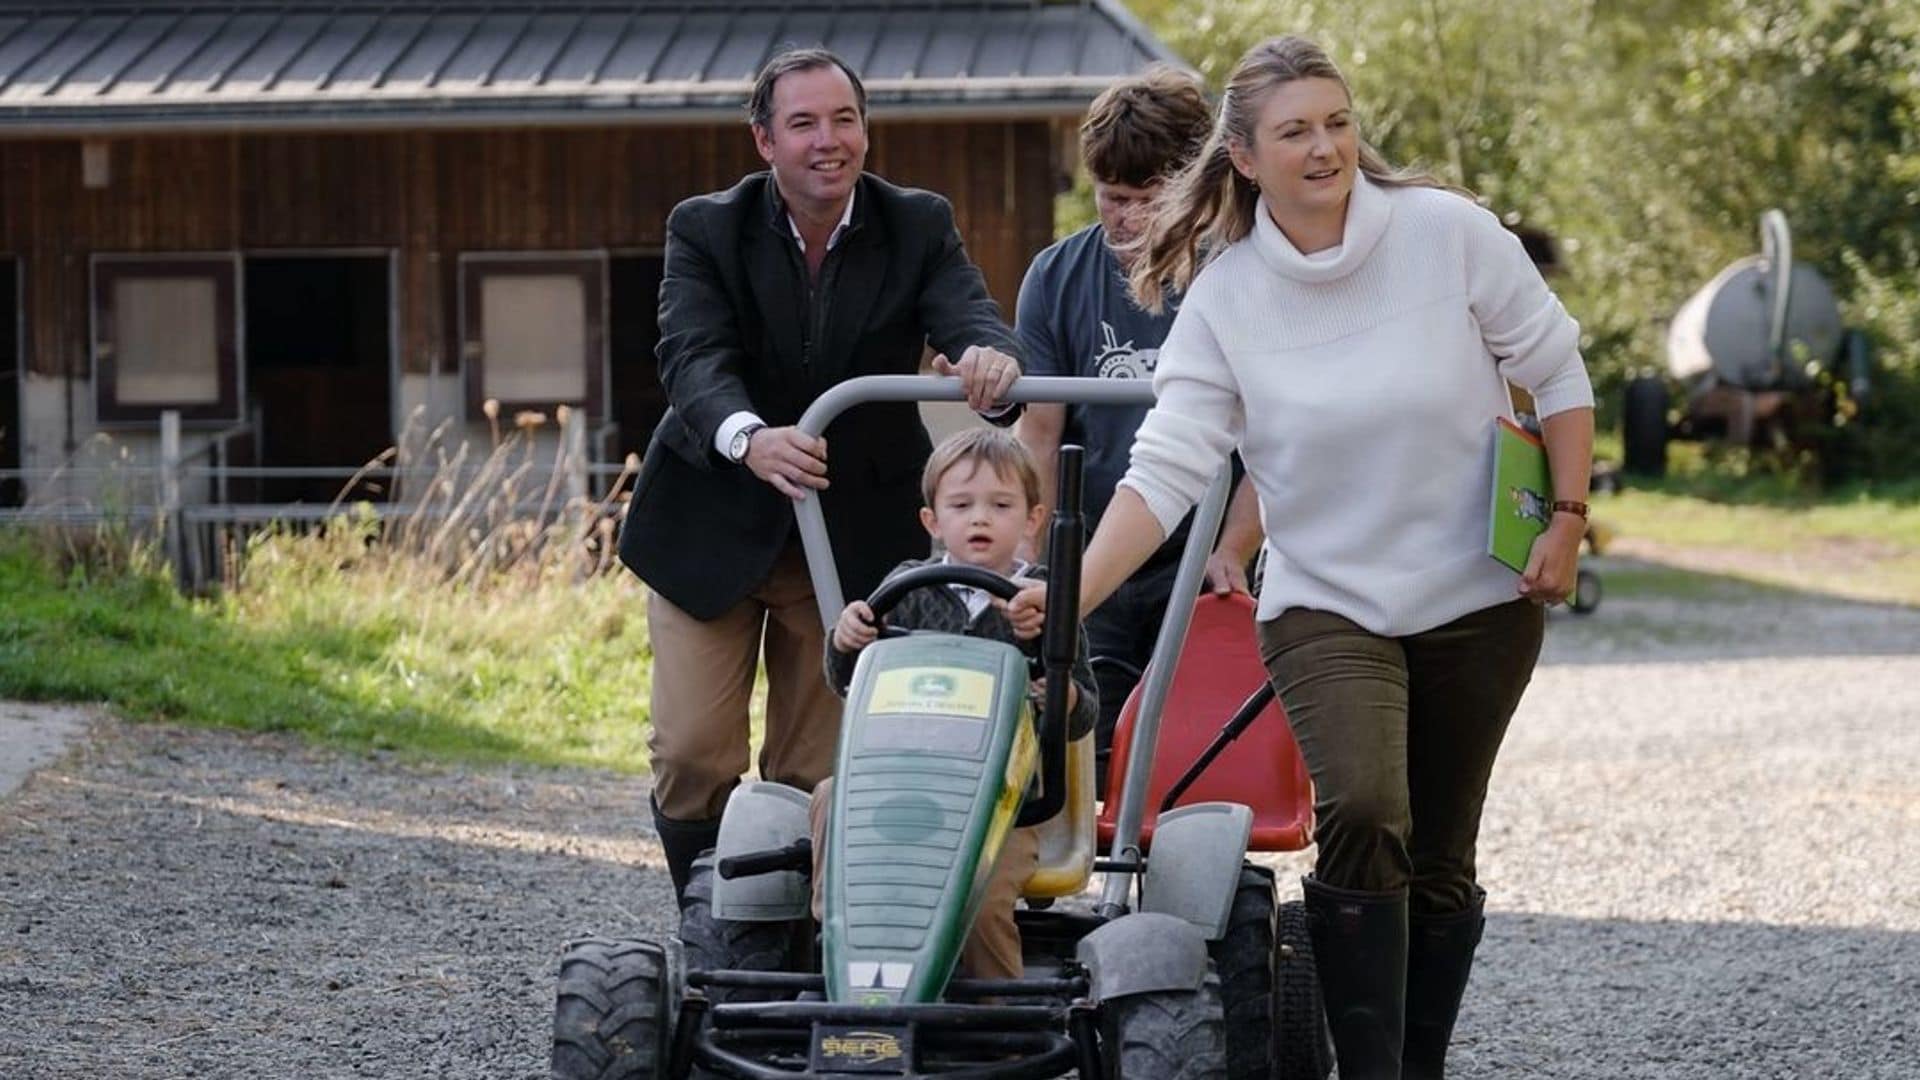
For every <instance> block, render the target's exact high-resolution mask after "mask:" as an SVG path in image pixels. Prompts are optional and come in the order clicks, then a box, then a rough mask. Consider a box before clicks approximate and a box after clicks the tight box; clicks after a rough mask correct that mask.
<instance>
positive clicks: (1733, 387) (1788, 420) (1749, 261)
mask: <svg viewBox="0 0 1920 1080" xmlns="http://www.w3.org/2000/svg"><path fill="white" fill-rule="evenodd" d="M1760 245H1761V249H1760V253H1759V254H1758V255H1749V256H1747V257H1745V258H1742V259H1739V260H1736V261H1735V262H1733V263H1731V264H1730V265H1728V266H1727V267H1726V269H1724V270H1722V271H1720V273H1719V274H1718V275H1716V276H1715V277H1714V279H1713V280H1712V281H1710V282H1708V283H1707V285H1706V286H1705V287H1704V288H1702V289H1700V291H1698V292H1696V293H1694V294H1693V295H1692V296H1691V297H1689V298H1688V299H1687V301H1686V303H1684V304H1682V305H1681V306H1680V310H1679V311H1678V312H1677V313H1676V314H1675V315H1674V318H1673V322H1672V324H1671V325H1670V326H1669V327H1668V330H1667V375H1666V376H1659V375H1646V376H1641V377H1638V378H1635V379H1633V380H1631V381H1630V382H1628V383H1627V388H1626V399H1625V402H1624V409H1623V412H1622V434H1623V442H1624V444H1625V446H1624V451H1625V459H1626V460H1625V463H1624V464H1625V467H1626V470H1627V471H1628V472H1630V473H1636V474H1639V475H1642V476H1660V475H1663V474H1664V473H1665V472H1666V465H1667V442H1668V441H1669V440H1670V439H1703V438H1722V439H1724V440H1726V441H1727V442H1728V443H1730V444H1733V445H1738V446H1754V447H1785V446H1792V445H1798V444H1804V442H1805V441H1806V435H1807V433H1808V428H1807V425H1810V424H1818V423H1826V422H1828V420H1829V418H1830V417H1831V410H1832V395H1833V394H1834V393H1835V392H1836V386H1843V387H1844V388H1845V393H1846V394H1847V395H1848V396H1849V397H1851V398H1852V399H1853V400H1854V401H1855V402H1859V401H1861V400H1863V399H1865V398H1866V396H1867V394H1868V391H1869V379H1868V372H1869V370H1870V367H1871V362H1872V361H1871V355H1870V353H1869V351H1868V345H1867V338H1866V335H1865V334H1863V333H1862V332H1861V331H1859V330H1857V329H1851V328H1848V327H1846V326H1845V325H1843V324H1842V322H1841V319H1840V305H1839V302H1838V301H1837V300H1836V299H1835V297H1834V294H1833V288H1832V286H1831V285H1829V284H1828V283H1827V279H1826V278H1824V277H1822V276H1821V274H1820V272H1819V271H1817V270H1815V269H1814V268H1813V267H1811V266H1809V265H1807V264H1805V263H1796V262H1794V260H1793V239H1792V234H1791V233H1790V231H1789V230H1788V228H1787V218H1786V215H1785V214H1783V213H1781V212H1780V211H1778V210H1769V211H1767V212H1766V213H1765V214H1763V215H1761V217H1760ZM1673 385H1678V386H1679V387H1680V388H1681V395H1680V401H1679V404H1678V407H1677V408H1676V406H1675V403H1674V400H1673V397H1672V395H1671V394H1670V391H1669V388H1670V386H1673Z"/></svg>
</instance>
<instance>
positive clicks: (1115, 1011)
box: [1100, 972, 1227, 1080]
mask: <svg viewBox="0 0 1920 1080" xmlns="http://www.w3.org/2000/svg"><path fill="white" fill-rule="evenodd" d="M1100 1022H1101V1043H1102V1046H1101V1054H1100V1059H1101V1062H1102V1065H1103V1066H1104V1067H1105V1069H1106V1070H1107V1080H1226V1076H1227V1032H1226V1019H1225V1017H1224V1015H1223V1014H1222V1013H1221V1011H1220V978H1219V976H1217V975H1215V974H1213V973H1212V972H1209V973H1208V974H1207V978H1206V981H1205V982H1204V983H1202V984H1201V987H1200V989H1198V990H1187V991H1178V990H1156V991H1150V992H1148V993H1144V994H1132V995H1129V996H1127V997H1123V998H1117V999H1115V1000H1113V1001H1109V1002H1106V1003H1105V1004H1104V1005H1102V1006H1101V1009H1100Z"/></svg>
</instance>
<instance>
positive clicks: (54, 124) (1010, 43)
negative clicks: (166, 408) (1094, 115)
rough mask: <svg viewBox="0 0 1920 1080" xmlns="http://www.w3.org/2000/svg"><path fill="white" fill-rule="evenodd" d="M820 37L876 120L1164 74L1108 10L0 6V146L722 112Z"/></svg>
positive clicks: (1046, 1)
mask: <svg viewBox="0 0 1920 1080" xmlns="http://www.w3.org/2000/svg"><path fill="white" fill-rule="evenodd" d="M817 44H825V45H826V46H827V47H829V48H831V49H833V50H834V51H835V52H837V53H839V54H840V55H841V56H842V57H844V58H845V59H846V60H847V61H848V63H850V64H852V65H853V67H854V69H855V70H857V71H859V72H860V73H861V75H862V77H863V78H864V79H865V81H866V84H867V90H868V93H869V96H870V99H871V102H872V105H873V109H874V111H875V113H876V114H877V115H879V116H882V117H885V116H899V115H902V114H928V113H947V114H952V115H1020V114H1024V115H1052V114H1062V113H1075V112H1078V111H1079V110H1080V109H1081V108H1083V107H1084V106H1085V104H1086V102H1087V101H1089V100H1090V99H1091V98H1092V97H1093V96H1094V95H1095V94H1096V93H1098V92H1099V91H1100V89H1101V88H1102V87H1104V86H1105V85H1106V84H1107V83H1108V82H1110V81H1111V80H1112V79H1114V78H1115V77H1117V76H1121V75H1125V74H1129V73H1132V72H1135V71H1138V70H1139V69H1140V68H1141V67H1143V66H1145V65H1146V64H1147V63H1149V62H1151V61H1154V60H1168V61H1172V62H1175V63H1178V62H1179V61H1178V60H1177V58H1176V57H1174V56H1173V54H1172V53H1171V52H1169V51H1168V50H1167V48H1166V47H1165V46H1164V45H1162V44H1161V43H1160V42H1159V41H1158V40H1156V39H1155V38H1154V36H1153V35H1152V34H1151V33H1150V32H1149V31H1148V30H1147V29H1146V28H1145V27H1143V26H1142V25H1141V24H1140V23H1139V22H1138V21H1137V20H1136V19H1134V18H1133V16H1132V15H1131V14H1129V13H1128V12H1127V10H1126V8H1125V7H1124V6H1123V5H1122V4H1121V2H1120V0H964V2H942V0H841V2H832V0H793V2H786V3H781V2H771V0H731V2H730V0H677V2H672V3H663V2H660V0H629V2H626V3H611V2H607V0H520V2H517V3H515V2H486V0H465V2H457V0H440V2H434V0H391V2H378V0H331V2H324V3H322V2H317V0H289V2H277V3H268V2H264V0H176V2H172V3H134V2H130V0H75V2H68V3H53V2H45V0H40V2H33V0H0V134H28V133H75V132H78V133H88V132H104V131H125V130H133V131H139V130H155V129H172V130H191V129H204V128H232V127H273V128H286V127H308V126H327V127H340V126H407V127H421V126H449V125H475V124H502V123H513V124H527V123H536V124H540V123H605V122H645V121H650V120H651V121H658V122H687V121H689V120H706V119H718V118H721V117H726V118H738V117H739V115H740V108H741V105H742V103H743V102H744V101H745V100H746V96H747V92H748V90H749V88H750V86H751V83H752V80H753V77H754V74H755V73H756V72H757V71H758V69H759V67H760V66H761V64H763V63H764V62H765V61H766V59H767V57H769V56H771V55H772V54H773V53H774V52H775V51H777V50H778V49H779V48H781V47H784V46H788V45H817Z"/></svg>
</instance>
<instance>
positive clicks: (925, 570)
mask: <svg viewBox="0 0 1920 1080" xmlns="http://www.w3.org/2000/svg"><path fill="white" fill-rule="evenodd" d="M948 585H965V586H968V587H970V588H975V589H980V590H983V591H985V592H986V593H987V594H988V595H990V596H996V597H999V598H1000V599H1002V600H1012V599H1013V598H1014V597H1016V596H1018V595H1020V589H1021V586H1019V585H1016V584H1014V583H1013V581H1012V580H1011V579H1009V578H1005V577H1002V576H1000V575H999V574H996V573H994V572H993V571H991V570H985V569H982V568H981V567H978V566H965V565H961V564H957V563H934V564H933V565H931V566H916V567H914V568H913V569H911V570H908V571H906V572H905V573H901V574H896V575H894V576H893V577H890V578H888V579H887V580H885V581H883V582H881V583H880V587H879V588H877V589H875V590H873V595H871V596H869V597H867V606H868V607H870V608H872V609H873V617H874V620H875V621H876V622H878V623H879V624H880V636H881V637H907V636H909V635H912V634H916V633H934V632H935V631H930V630H909V629H905V628H902V627H897V626H888V625H887V615H888V613H890V612H892V611H893V609H894V608H895V607H898V606H899V604H900V601H901V600H902V599H903V598H905V596H906V595H907V594H908V593H910V592H913V591H914V590H916V589H931V588H944V587H945V586H948ZM1014 644H1015V645H1016V646H1017V647H1018V648H1019V649H1020V651H1021V652H1023V653H1025V654H1027V657H1028V658H1029V659H1037V658H1038V657H1039V655H1040V637H1039V635H1035V636H1034V637H1032V638H1029V639H1027V640H1025V641H1016V642H1015V643H1014Z"/></svg>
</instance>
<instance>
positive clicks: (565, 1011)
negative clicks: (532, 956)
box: [552, 938, 670, 1080]
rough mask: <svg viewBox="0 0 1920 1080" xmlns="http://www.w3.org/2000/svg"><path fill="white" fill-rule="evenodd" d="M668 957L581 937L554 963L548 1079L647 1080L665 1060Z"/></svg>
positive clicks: (636, 945) (639, 944)
mask: <svg viewBox="0 0 1920 1080" xmlns="http://www.w3.org/2000/svg"><path fill="white" fill-rule="evenodd" d="M667 978H668V976H667V956H666V951H665V950H664V949H662V948H661V947H660V946H658V945H656V944H654V943H653V942H650V941H616V940H613V939H610V938H582V939H581V940H579V941H573V942H569V943H568V944H567V948H566V950H565V951H564V952H563V953H561V956H560V984H559V988H558V990H557V991H556V992H555V995H554V1007H553V1061H552V1066H553V1080H653V1078H654V1076H656V1075H657V1074H658V1073H659V1071H660V1068H661V1066H662V1064H663V1063H664V1059H665V1057H666V1047H667V1035H668V1025H669V1023H670V1020H669V1017H668V1015H667V991H668V987H667Z"/></svg>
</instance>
